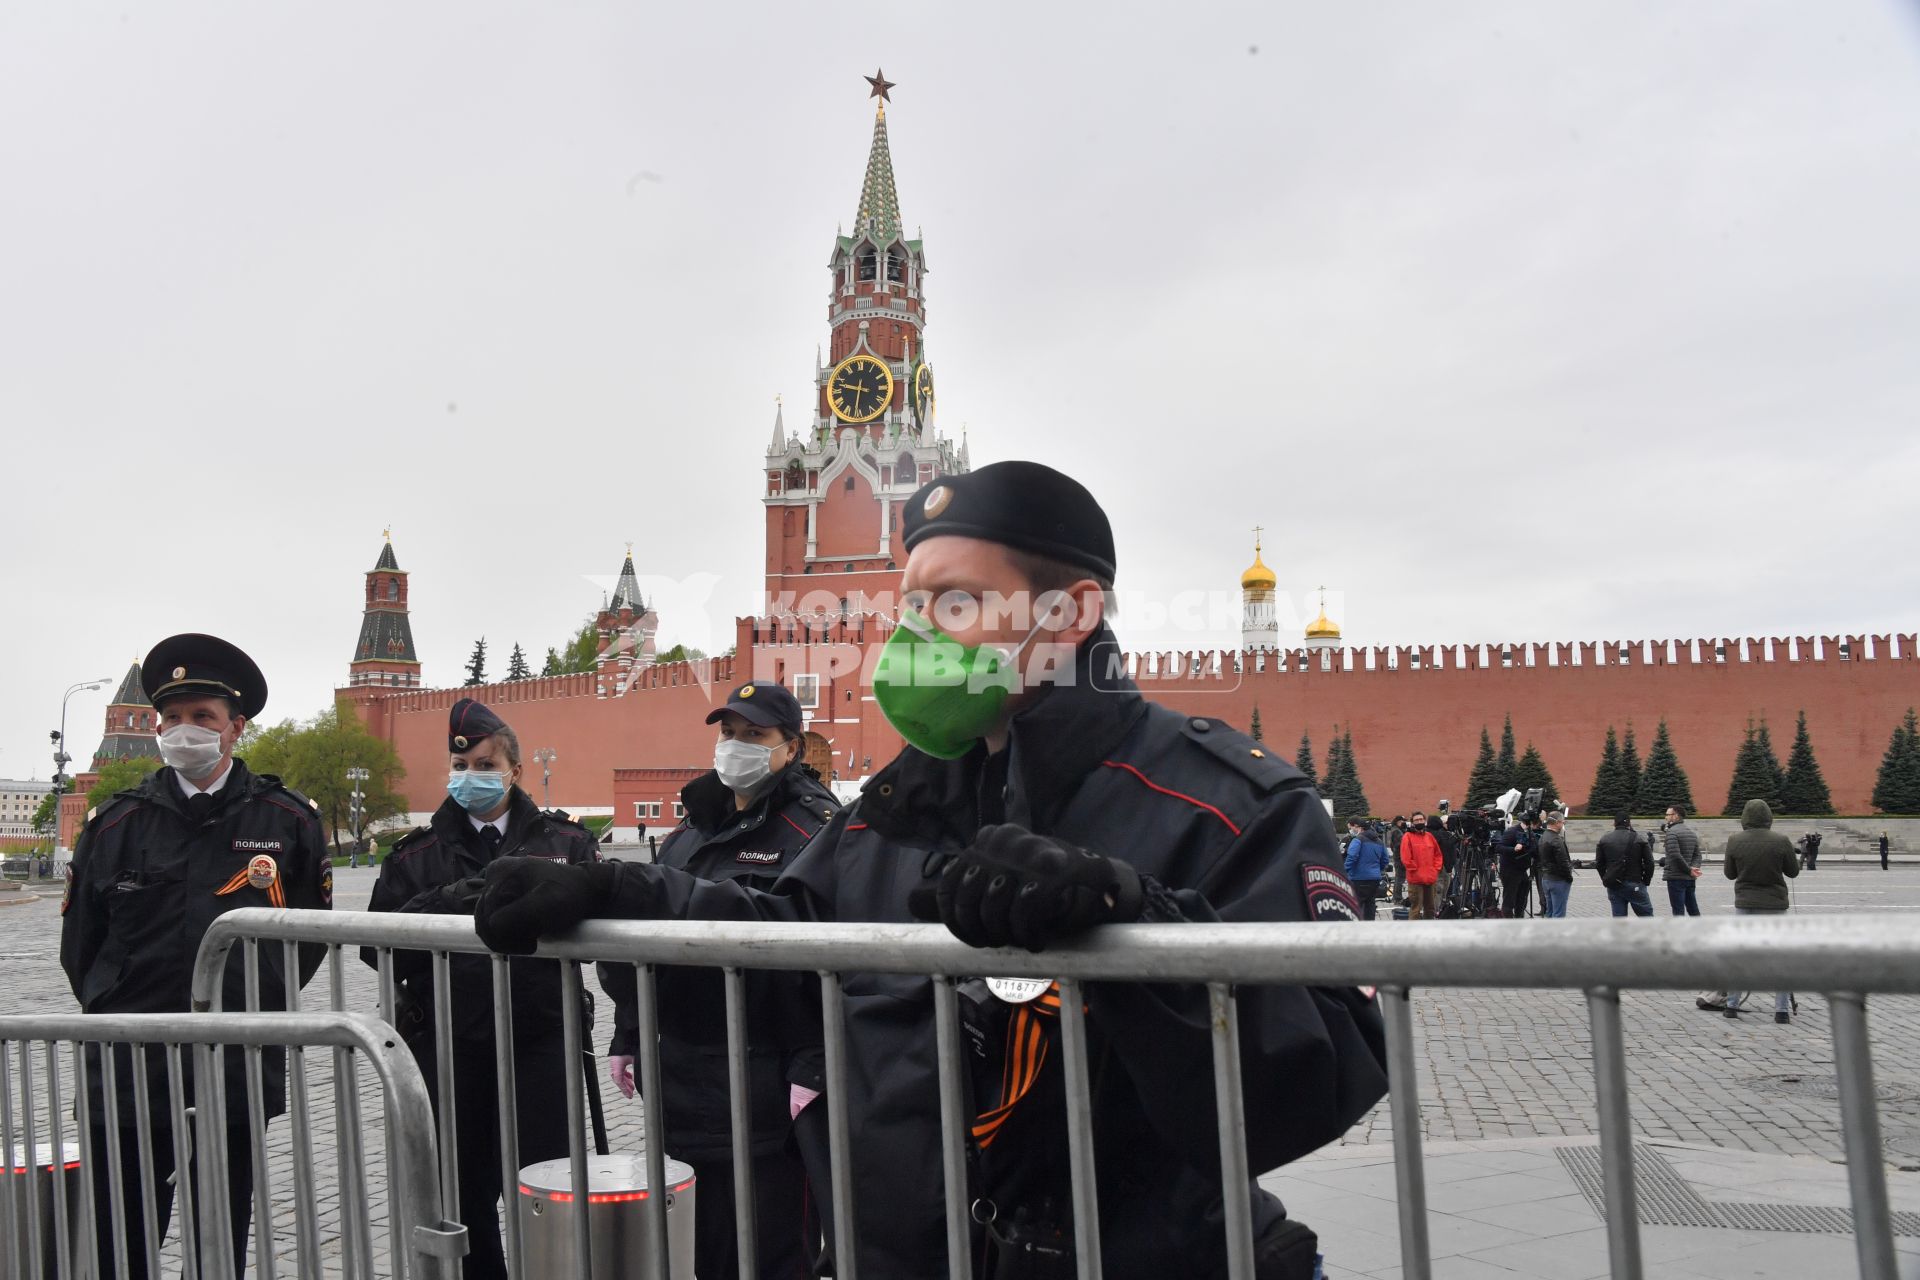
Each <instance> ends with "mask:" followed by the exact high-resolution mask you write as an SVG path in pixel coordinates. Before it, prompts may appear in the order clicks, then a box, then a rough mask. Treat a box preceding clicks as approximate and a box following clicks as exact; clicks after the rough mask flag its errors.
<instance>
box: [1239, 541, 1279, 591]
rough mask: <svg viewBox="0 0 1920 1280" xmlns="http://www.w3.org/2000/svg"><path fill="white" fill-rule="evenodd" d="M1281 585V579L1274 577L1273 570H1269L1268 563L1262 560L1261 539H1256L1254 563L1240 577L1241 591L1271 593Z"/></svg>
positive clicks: (1254, 542)
mask: <svg viewBox="0 0 1920 1280" xmlns="http://www.w3.org/2000/svg"><path fill="white" fill-rule="evenodd" d="M1279 585H1280V579H1279V578H1277V577H1275V576H1274V573H1273V570H1271V569H1269V568H1267V566H1266V562H1265V561H1263V560H1262V559H1261V558H1260V539H1259V538H1258V537H1255V538H1254V540H1253V563H1252V564H1250V565H1248V566H1247V571H1246V572H1245V573H1243V574H1241V575H1240V589H1241V590H1242V591H1271V590H1273V589H1274V588H1275V587H1277V586H1279Z"/></svg>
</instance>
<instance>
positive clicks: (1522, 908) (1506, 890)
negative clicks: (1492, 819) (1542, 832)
mask: <svg viewBox="0 0 1920 1280" xmlns="http://www.w3.org/2000/svg"><path fill="white" fill-rule="evenodd" d="M1495 847H1496V848H1497V849H1498V851H1499V855H1500V910H1501V913H1502V914H1503V915H1505V916H1506V917H1507V919H1509V920H1522V919H1525V918H1526V916H1527V914H1528V912H1527V899H1528V898H1529V897H1531V896H1532V893H1533V835H1532V833H1531V832H1529V831H1528V830H1527V826H1526V823H1525V822H1524V821H1522V820H1521V819H1520V818H1519V817H1517V816H1516V817H1515V818H1514V820H1513V821H1512V822H1511V823H1509V824H1508V826H1507V829H1506V830H1505V831H1502V832H1501V833H1500V840H1499V843H1498V844H1497V845H1496V846H1495Z"/></svg>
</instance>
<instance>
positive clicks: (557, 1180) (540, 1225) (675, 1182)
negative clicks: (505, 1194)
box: [520, 1152, 694, 1280]
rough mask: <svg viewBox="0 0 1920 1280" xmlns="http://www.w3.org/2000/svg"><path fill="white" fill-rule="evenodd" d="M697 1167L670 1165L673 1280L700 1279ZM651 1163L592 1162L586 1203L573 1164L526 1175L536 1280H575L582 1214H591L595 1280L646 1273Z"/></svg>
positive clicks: (524, 1217)
mask: <svg viewBox="0 0 1920 1280" xmlns="http://www.w3.org/2000/svg"><path fill="white" fill-rule="evenodd" d="M693 1184H694V1176H693V1166H692V1165H688V1164H683V1163H681V1162H680V1161H678V1160H668V1161H667V1256H668V1259H669V1262H670V1263H671V1265H672V1268H673V1270H672V1280H693V1196H694V1185H693ZM647 1194H648V1192H647V1160H646V1157H645V1156H643V1155H631V1154H628V1153H626V1152H615V1153H613V1154H612V1155H605V1156H596V1155H589V1156H588V1157H587V1196H586V1204H585V1205H582V1204H581V1203H580V1198H579V1197H578V1196H576V1195H574V1194H573V1165H572V1164H571V1163H570V1162H569V1161H566V1160H542V1161H541V1162H540V1163H539V1164H530V1165H528V1166H527V1167H526V1168H524V1169H522V1170H521V1171H520V1238H521V1241H522V1243H523V1244H524V1245H525V1248H526V1253H527V1259H526V1262H527V1265H526V1268H525V1272H526V1274H527V1275H529V1276H553V1277H570V1276H574V1275H577V1274H579V1273H578V1271H577V1270H576V1266H575V1261H574V1248H573V1223H574V1215H575V1214H577V1213H580V1212H582V1211H584V1212H585V1213H586V1215H587V1230H588V1233H589V1237H590V1239H591V1241H592V1244H591V1248H592V1251H593V1271H592V1275H593V1280H628V1278H629V1277H638V1276H640V1275H643V1274H645V1272H644V1271H643V1270H642V1263H641V1259H642V1257H644V1256H645V1255H644V1252H643V1251H644V1250H645V1249H646V1248H647V1247H648V1244H649V1240H650V1237H649V1236H648V1234H647V1217H646V1199H647Z"/></svg>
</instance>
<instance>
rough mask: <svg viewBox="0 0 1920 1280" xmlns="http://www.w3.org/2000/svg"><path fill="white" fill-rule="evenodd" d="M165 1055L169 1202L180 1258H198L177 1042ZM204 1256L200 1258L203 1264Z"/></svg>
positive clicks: (190, 1157)
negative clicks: (170, 1172)
mask: <svg viewBox="0 0 1920 1280" xmlns="http://www.w3.org/2000/svg"><path fill="white" fill-rule="evenodd" d="M166 1058H167V1105H168V1110H169V1112H170V1116H169V1118H170V1119H171V1121H172V1127H173V1202H174V1210H175V1217H176V1220H177V1221H178V1222H179V1223H180V1256H181V1257H182V1258H200V1257H201V1255H200V1249H199V1246H198V1245H197V1244H196V1243H195V1241H196V1240H198V1239H199V1236H200V1234H201V1233H200V1231H199V1223H198V1222H197V1221H196V1220H195V1218H194V1216H193V1215H194V1205H195V1204H196V1203H198V1199H199V1198H198V1197H197V1196H195V1195H194V1186H193V1179H192V1178H190V1177H188V1176H187V1171H188V1170H189V1169H191V1168H192V1167H193V1156H194V1149H193V1127H192V1125H191V1124H190V1123H189V1122H188V1118H187V1092H186V1080H185V1078H184V1077H185V1071H184V1069H183V1067H182V1065H181V1053H180V1045H179V1043H178V1042H177V1041H176V1042H173V1043H170V1044H168V1045H167V1047H166ZM205 1263H206V1259H205V1258H201V1265H202V1266H203V1267H204V1266H205Z"/></svg>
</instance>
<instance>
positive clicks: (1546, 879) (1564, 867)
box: [1537, 810, 1573, 920]
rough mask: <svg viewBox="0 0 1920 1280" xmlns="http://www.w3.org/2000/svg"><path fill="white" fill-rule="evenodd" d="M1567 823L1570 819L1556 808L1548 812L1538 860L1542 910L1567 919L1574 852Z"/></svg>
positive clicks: (1545, 915)
mask: <svg viewBox="0 0 1920 1280" xmlns="http://www.w3.org/2000/svg"><path fill="white" fill-rule="evenodd" d="M1565 826H1566V819H1565V818H1564V817H1562V816H1561V814H1560V813H1559V812H1558V811H1557V810H1556V811H1555V812H1553V813H1549V814H1548V815H1547V829H1546V830H1545V831H1543V832H1541V833H1540V847H1539V850H1538V858H1537V861H1538V863H1539V866H1540V893H1541V896H1542V897H1543V898H1544V899H1545V905H1544V907H1543V908H1542V910H1541V913H1540V914H1541V915H1542V916H1544V917H1545V918H1546V919H1548V920H1564V919H1566V916H1567V898H1568V896H1569V895H1571V894H1572V893H1573V855H1572V854H1571V853H1569V852H1568V850H1567V837H1566V835H1565Z"/></svg>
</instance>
